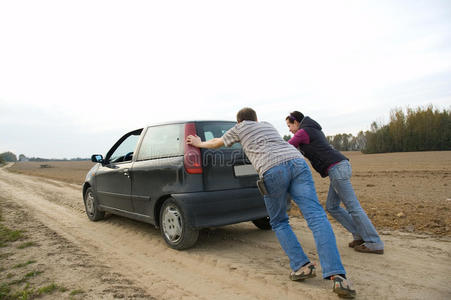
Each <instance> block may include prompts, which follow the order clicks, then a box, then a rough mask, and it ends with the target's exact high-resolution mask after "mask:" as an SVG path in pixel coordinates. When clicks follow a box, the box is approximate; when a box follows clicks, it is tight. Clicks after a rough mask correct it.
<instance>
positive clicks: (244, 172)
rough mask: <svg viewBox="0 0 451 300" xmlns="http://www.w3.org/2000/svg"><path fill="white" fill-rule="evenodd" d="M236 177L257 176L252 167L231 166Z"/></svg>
mask: <svg viewBox="0 0 451 300" xmlns="http://www.w3.org/2000/svg"><path fill="white" fill-rule="evenodd" d="M233 171H234V172H235V176H236V177H242V176H252V175H257V171H256V170H255V168H254V166H252V165H239V166H233Z"/></svg>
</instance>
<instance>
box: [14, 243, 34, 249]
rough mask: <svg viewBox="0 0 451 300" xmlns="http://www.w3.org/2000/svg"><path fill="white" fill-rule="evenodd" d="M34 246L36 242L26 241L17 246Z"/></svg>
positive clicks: (21, 247) (20, 247)
mask: <svg viewBox="0 0 451 300" xmlns="http://www.w3.org/2000/svg"><path fill="white" fill-rule="evenodd" d="M33 246H36V243H35V242H25V243H23V244H20V245H19V246H17V249H25V248H28V247H33Z"/></svg>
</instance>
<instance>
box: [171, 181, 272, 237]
mask: <svg viewBox="0 0 451 300" xmlns="http://www.w3.org/2000/svg"><path fill="white" fill-rule="evenodd" d="M172 197H173V198H174V199H175V200H176V201H177V203H178V204H179V205H180V206H181V207H182V208H183V209H184V211H185V213H186V215H187V217H188V222H189V223H190V225H191V226H192V227H194V228H199V229H200V228H205V227H214V226H222V225H229V224H234V223H239V222H245V221H251V220H255V219H259V218H263V217H267V216H268V214H267V212H266V207H265V202H264V201H263V197H262V196H261V195H260V193H259V191H258V189H257V188H240V189H233V190H223V191H213V192H198V193H184V194H173V195H172Z"/></svg>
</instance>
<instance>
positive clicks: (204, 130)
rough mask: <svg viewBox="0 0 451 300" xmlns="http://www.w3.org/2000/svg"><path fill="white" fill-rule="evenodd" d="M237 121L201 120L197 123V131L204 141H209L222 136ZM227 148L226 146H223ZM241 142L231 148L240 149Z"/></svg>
mask: <svg viewBox="0 0 451 300" xmlns="http://www.w3.org/2000/svg"><path fill="white" fill-rule="evenodd" d="M235 124H236V123H235V122H199V123H197V132H198V135H199V136H200V138H201V139H202V141H209V140H211V139H214V138H220V137H222V136H223V135H224V133H226V132H227V130H229V129H230V128H232V127H233V126H235ZM222 148H226V147H222ZM240 148H241V144H240V143H235V144H233V145H232V147H229V149H240Z"/></svg>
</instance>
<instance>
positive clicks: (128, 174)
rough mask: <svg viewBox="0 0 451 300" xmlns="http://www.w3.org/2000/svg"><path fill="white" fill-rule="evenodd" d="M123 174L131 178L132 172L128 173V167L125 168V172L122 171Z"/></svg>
mask: <svg viewBox="0 0 451 300" xmlns="http://www.w3.org/2000/svg"><path fill="white" fill-rule="evenodd" d="M122 174H124V176H127V177H129V178H130V173H128V169H125V170H124V173H122Z"/></svg>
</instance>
